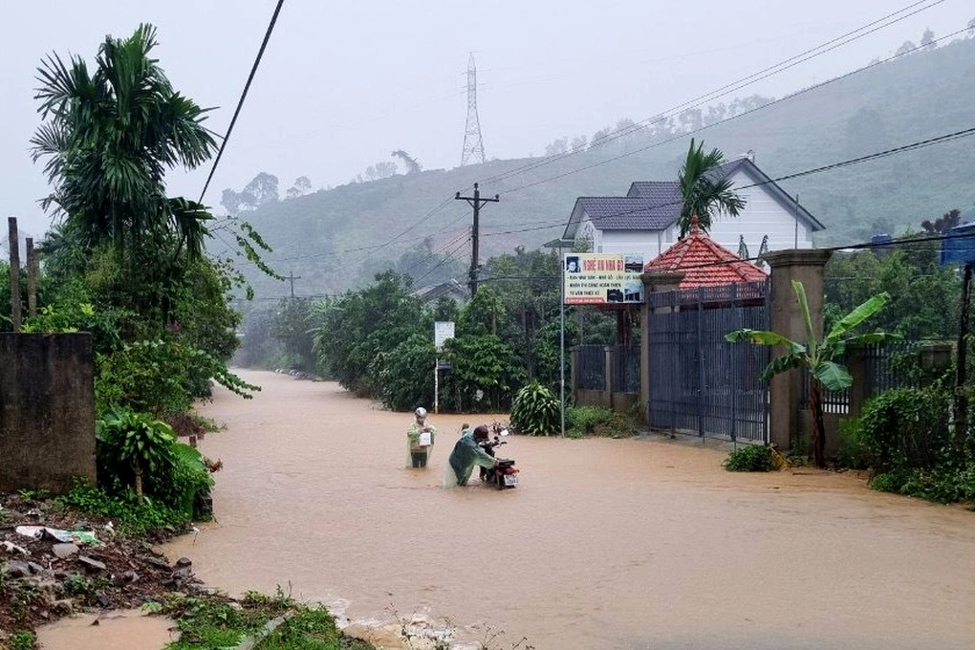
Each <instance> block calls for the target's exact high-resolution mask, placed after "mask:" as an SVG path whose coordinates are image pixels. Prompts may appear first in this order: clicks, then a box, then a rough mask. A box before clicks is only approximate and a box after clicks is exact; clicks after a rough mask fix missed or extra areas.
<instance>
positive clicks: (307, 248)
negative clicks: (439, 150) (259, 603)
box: [218, 37, 974, 298]
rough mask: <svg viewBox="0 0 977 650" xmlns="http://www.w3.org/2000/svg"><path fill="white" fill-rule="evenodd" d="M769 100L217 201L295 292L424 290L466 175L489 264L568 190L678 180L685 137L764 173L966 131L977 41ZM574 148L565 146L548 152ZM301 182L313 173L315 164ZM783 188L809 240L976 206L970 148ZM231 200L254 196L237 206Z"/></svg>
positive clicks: (548, 220)
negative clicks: (512, 153) (406, 278)
mask: <svg viewBox="0 0 977 650" xmlns="http://www.w3.org/2000/svg"><path fill="white" fill-rule="evenodd" d="M663 74H664V73H663ZM650 75H655V76H658V75H657V74H656V73H654V72H651V73H650ZM771 99H772V98H763V97H757V96H753V97H745V98H742V99H738V100H735V101H734V102H732V103H730V104H713V105H711V106H707V107H705V108H703V109H701V110H699V109H693V110H688V111H685V112H684V113H682V114H680V115H677V116H674V117H672V118H671V119H667V120H661V121H658V122H655V123H653V124H652V125H650V126H648V125H647V122H642V123H641V124H642V126H643V127H644V128H640V129H635V130H634V131H633V132H631V133H630V134H629V135H627V136H626V137H617V138H614V137H613V134H614V133H615V132H617V129H619V128H622V127H625V128H626V127H628V125H629V124H633V123H632V122H631V121H630V120H627V119H624V120H621V121H620V122H619V123H618V124H617V126H614V127H608V128H607V129H603V130H601V131H599V132H598V133H596V134H594V136H593V137H592V138H591V139H590V142H589V145H588V144H585V143H584V140H585V139H583V138H577V139H576V140H575V141H574V140H572V139H571V138H572V135H573V134H568V137H567V138H561V139H560V140H557V141H556V142H554V143H551V144H550V145H548V146H546V145H545V143H530V144H527V148H530V147H537V148H539V149H540V150H543V147H545V150H546V151H547V153H550V154H557V155H555V156H554V157H552V158H544V157H534V158H526V159H517V160H493V161H489V162H487V163H485V164H480V165H470V166H466V167H461V168H456V169H451V170H428V171H419V170H418V166H417V163H416V161H415V160H414V159H411V158H409V157H406V156H407V154H406V153H405V152H402V151H401V152H397V157H398V158H400V159H401V160H403V162H404V163H405V166H406V168H407V169H406V171H407V172H408V173H399V174H395V175H390V174H391V173H392V171H393V167H392V166H391V165H390V164H385V165H380V164H378V165H377V166H375V167H373V168H371V169H372V171H371V170H368V171H367V178H375V179H376V180H367V181H364V180H362V177H360V179H359V181H358V182H351V183H350V184H347V185H343V186H340V187H336V188H332V189H328V190H320V191H318V192H314V193H305V194H303V192H304V191H308V188H309V185H308V179H307V178H305V177H303V178H302V179H299V182H297V184H296V187H293V188H292V189H291V190H289V192H288V193H287V196H288V197H290V198H285V199H283V200H280V199H278V198H277V197H278V192H277V179H276V180H275V183H274V185H275V186H274V187H273V188H272V187H271V186H270V184H269V183H270V178H272V177H270V176H269V175H265V177H262V178H261V182H258V181H259V179H257V178H256V183H257V185H255V184H252V185H255V187H254V188H253V190H254V191H253V193H252V194H253V196H252V195H247V191H243V192H241V193H237V192H234V191H233V190H228V191H225V199H227V203H226V205H230V206H231V207H232V209H233V210H234V211H235V212H238V218H240V219H242V220H246V221H248V222H250V223H251V224H252V225H253V226H254V227H255V229H256V230H257V231H258V232H259V233H261V234H262V236H263V237H264V238H265V240H266V241H267V242H268V243H269V244H270V245H271V246H272V247H273V248H274V252H273V253H269V254H267V255H266V256H265V259H266V260H267V261H268V262H269V263H270V264H271V265H272V266H273V267H274V268H276V269H277V270H278V271H279V272H281V273H282V274H283V275H288V274H289V273H290V272H292V273H294V274H295V275H296V276H300V277H301V280H298V281H296V283H295V294H296V295H322V294H333V293H338V292H341V291H343V290H345V289H348V288H351V287H355V286H359V285H361V284H364V283H366V282H368V281H369V280H371V279H372V277H373V275H374V273H377V272H380V271H382V270H385V269H387V268H394V270H397V271H399V272H406V273H410V274H411V275H413V276H414V277H415V278H416V279H417V281H418V284H422V285H423V284H429V283H432V282H434V281H441V280H444V279H446V278H448V277H459V278H462V281H464V280H463V276H464V274H465V273H466V269H467V258H468V255H469V250H470V249H469V247H468V245H467V244H466V243H465V241H466V237H467V229H468V227H469V226H470V223H471V209H470V207H469V206H468V204H467V203H466V202H464V201H455V200H453V197H454V195H455V192H457V191H461V192H462V193H463V194H465V193H469V194H470V188H471V185H472V183H473V182H479V183H480V186H481V187H480V189H481V191H482V193H483V195H494V194H496V193H498V194H500V195H501V197H500V198H501V201H500V202H499V203H497V204H494V203H493V204H489V205H488V206H486V207H485V208H484V209H483V210H482V212H481V231H482V240H481V249H482V257H483V258H488V257H490V256H492V255H494V254H497V253H499V252H503V251H511V250H512V249H513V248H514V247H516V246H523V247H525V248H527V249H535V248H538V247H539V246H541V245H542V244H543V243H544V242H546V241H549V240H551V239H553V238H555V237H558V236H559V235H560V234H561V233H562V231H563V227H564V225H565V224H566V221H567V219H568V218H569V215H570V211H571V209H572V208H573V204H574V201H575V199H576V197H578V196H585V195H590V196H593V195H623V194H624V193H625V192H626V191H627V189H628V186H629V185H630V183H631V182H632V181H635V180H671V179H673V178H675V177H676V176H677V174H678V170H679V167H680V164H681V159H682V156H683V154H684V152H685V150H686V148H687V147H688V143H689V138H690V137H691V136H692V135H694V136H695V137H696V138H697V139H704V140H705V142H706V145H707V147H708V148H712V147H718V148H719V149H721V150H722V151H724V152H725V153H726V156H727V158H734V157H736V156H739V155H742V154H743V153H745V152H747V151H748V150H752V151H753V152H754V154H755V161H756V163H757V165H758V166H759V167H760V168H761V169H762V170H763V171H764V172H766V173H767V174H768V175H769V176H770V177H772V178H774V179H777V178H780V177H783V176H788V175H792V174H796V173H798V172H803V171H807V170H812V169H816V168H820V167H823V166H827V165H831V164H833V163H838V162H841V161H846V160H851V159H855V158H859V157H862V156H867V155H870V154H874V153H877V152H881V151H886V150H890V149H893V148H896V147H901V146H903V145H907V144H911V143H915V142H919V141H924V140H928V139H931V138H935V137H938V136H942V135H945V134H949V133H954V132H959V131H962V130H965V129H969V128H972V127H973V125H974V41H973V39H972V37H971V38H966V39H960V40H956V41H952V42H950V43H948V44H946V45H944V46H942V47H935V48H929V49H925V48H924V49H920V50H917V51H915V52H912V53H910V54H907V55H905V56H901V57H899V58H897V59H895V60H892V61H889V62H886V63H881V64H878V65H873V66H870V67H869V68H868V69H865V70H863V71H861V72H858V73H855V74H851V75H849V76H847V77H844V78H841V79H837V80H833V81H831V82H828V83H823V84H821V85H819V86H816V87H813V88H809V89H805V90H801V91H800V92H798V93H795V94H794V95H792V96H789V97H786V98H782V99H780V100H779V101H777V102H776V103H774V104H772V105H769V106H766V107H763V108H757V107H759V106H762V105H763V104H765V103H767V102H769V101H771ZM649 108H651V107H649ZM753 109H755V110H753ZM633 117H634V118H635V119H638V118H641V119H645V118H647V116H633ZM730 117H733V119H728V118H730ZM703 127H705V128H703ZM609 133H610V134H611V139H610V140H609V141H605V139H606V138H607V137H608V134H609ZM602 142H604V143H603V144H601V143H602ZM595 143H596V144H595ZM574 145H575V148H576V153H573V154H571V155H568V156H567V155H561V152H564V151H574ZM413 153H417V152H413ZM401 154H403V155H401ZM327 155H333V154H328V152H327ZM405 157H406V158H405ZM418 157H419V158H423V157H422V156H418ZM410 162H414V163H415V164H414V165H413V166H411V165H410ZM257 171H258V170H256V172H257ZM265 171H269V172H272V171H273V170H265ZM308 174H309V176H310V177H312V178H314V177H315V170H311V169H310V170H308ZM781 186H782V187H784V189H785V190H786V191H787V192H789V193H790V194H792V195H793V194H799V195H800V201H801V203H802V204H803V205H804V206H805V207H806V208H807V209H808V210H810V211H811V212H812V213H813V214H814V215H815V216H816V217H817V218H818V219H820V220H821V221H822V222H823V223H824V224H825V225H826V226H827V229H826V230H825V231H824V232H822V233H820V234H819V236H818V240H817V241H818V243H819V244H822V245H840V244H846V243H854V242H858V241H864V240H866V239H867V238H869V237H870V236H871V235H873V234H876V233H879V232H889V233H893V234H894V233H899V232H902V231H903V230H904V229H905V228H907V227H910V226H912V227H918V225H919V224H920V222H922V221H923V220H925V219H929V218H935V217H939V216H940V215H942V214H943V213H944V212H947V211H949V210H950V209H953V208H958V209H960V210H961V211H962V212H963V214H964V218H965V219H968V218H972V216H973V206H974V139H973V137H972V136H970V137H965V138H962V139H958V140H955V141H953V142H949V143H943V144H935V145H933V146H927V147H923V148H919V149H916V150H913V151H908V152H903V153H897V154H894V155H890V156H886V157H882V158H879V159H875V160H871V161H868V162H864V163H861V164H855V165H848V166H843V167H839V168H837V169H834V170H829V171H824V172H819V173H812V174H808V175H803V176H799V177H797V178H792V179H788V180H784V181H782V182H781ZM249 187H251V186H249ZM245 190H247V188H245ZM272 190H273V191H272ZM228 193H229V194H228ZM243 195H247V196H251V198H252V199H253V200H251V201H250V204H249V201H248V200H247V196H245V200H243V201H242V200H241V199H242V196H243ZM425 238H426V239H425ZM225 239H226V237H225ZM219 243H220V242H218V244H219ZM381 245H383V246H381ZM452 255H453V257H452ZM251 279H252V281H253V282H254V286H255V288H256V290H257V292H258V295H259V297H266V298H270V297H274V296H283V295H288V293H289V286H288V284H287V283H284V284H283V283H281V282H277V281H274V280H271V279H270V278H267V277H266V276H260V275H259V274H258V272H257V271H256V270H255V271H254V272H253V273H252V275H251Z"/></svg>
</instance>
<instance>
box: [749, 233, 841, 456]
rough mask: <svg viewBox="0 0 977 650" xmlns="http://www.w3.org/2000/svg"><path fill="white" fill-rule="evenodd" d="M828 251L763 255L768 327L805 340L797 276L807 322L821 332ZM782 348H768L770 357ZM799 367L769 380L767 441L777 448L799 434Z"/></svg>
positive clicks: (816, 331)
mask: <svg viewBox="0 0 977 650" xmlns="http://www.w3.org/2000/svg"><path fill="white" fill-rule="evenodd" d="M830 257H831V251H826V250H819V249H789V250H782V251H774V252H772V253H767V254H766V255H765V256H764V258H763V259H764V261H765V262H766V263H767V264H769V265H770V321H771V322H770V329H771V330H773V331H774V332H777V333H778V334H781V335H783V336H786V337H787V338H789V339H792V340H794V341H799V342H800V341H806V340H807V328H806V327H805V325H804V317H803V316H802V315H801V311H800V309H799V308H798V306H797V297H796V294H795V293H794V288H793V286H792V285H791V281H792V280H797V281H798V282H800V283H801V284H803V285H804V291H805V293H806V294H807V304H808V307H809V308H810V311H811V323H812V325H813V326H814V334H815V336H817V337H818V338H820V337H821V335H822V333H823V332H824V265H825V264H827V262H828V258H830ZM783 352H784V351H783V350H781V349H779V348H777V349H774V350H772V356H773V358H776V357H778V356H781V355H782V354H783ZM805 397H806V396H804V395H802V394H801V371H800V370H798V369H796V368H795V369H793V370H788V371H787V372H781V373H778V374H776V375H774V376H773V379H771V380H770V442H771V443H773V444H775V445H777V447H779V448H780V449H783V450H787V449H789V448H790V447H791V442H792V439H793V438H795V437H796V436H799V435H800V434H801V431H802V426H801V409H800V404H801V400H803V399H805Z"/></svg>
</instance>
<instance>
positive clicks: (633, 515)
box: [164, 371, 974, 650]
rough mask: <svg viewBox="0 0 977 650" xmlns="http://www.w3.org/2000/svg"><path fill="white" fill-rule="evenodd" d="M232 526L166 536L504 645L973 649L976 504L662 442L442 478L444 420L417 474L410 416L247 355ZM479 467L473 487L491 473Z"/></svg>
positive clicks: (576, 443)
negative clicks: (261, 365)
mask: <svg viewBox="0 0 977 650" xmlns="http://www.w3.org/2000/svg"><path fill="white" fill-rule="evenodd" d="M241 375H242V376H243V377H244V378H245V379H246V380H248V381H250V382H253V383H258V384H260V385H262V386H263V391H262V392H261V393H259V394H257V395H256V397H255V399H254V400H250V401H244V400H242V399H240V398H238V397H236V396H233V395H231V394H229V393H226V392H220V393H218V394H217V396H216V399H215V400H214V402H213V403H211V404H208V405H206V406H205V407H203V408H202V409H201V412H202V413H203V414H204V415H207V416H208V417H211V418H214V419H215V420H217V421H218V422H223V423H226V425H227V429H226V430H224V431H220V432H217V433H211V434H208V436H207V438H206V440H204V441H203V442H202V443H201V445H200V447H201V451H203V453H204V454H205V455H207V456H209V457H210V458H212V459H214V460H216V459H221V460H222V461H223V463H224V469H223V471H221V472H220V473H219V474H217V476H216V478H217V487H216V490H215V494H214V504H215V512H216V516H217V519H218V523H213V524H208V525H204V526H201V527H200V528H201V532H200V533H199V534H198V535H197V536H196V539H195V540H194V538H192V537H190V536H186V537H183V538H181V539H179V540H177V541H176V542H175V543H173V544H171V545H170V546H169V547H167V548H166V549H164V550H165V551H166V552H167V554H168V555H170V556H171V557H178V556H181V555H186V556H188V557H190V558H192V559H193V562H194V570H195V571H196V572H197V575H198V576H199V577H201V578H202V579H203V580H204V581H206V582H207V583H208V584H210V585H212V586H215V587H219V588H221V589H224V590H226V591H229V592H232V593H236V592H240V591H243V590H246V589H261V590H269V591H273V590H274V589H275V588H276V585H281V586H282V587H283V588H285V589H286V590H287V589H291V591H292V594H293V595H294V596H297V597H301V598H306V599H310V600H318V601H321V602H323V603H326V604H327V605H330V606H332V607H334V608H338V610H339V612H340V613H342V614H345V616H347V617H349V618H350V619H353V620H365V621H377V622H383V621H389V620H390V619H391V618H393V617H394V615H395V614H396V615H398V616H400V617H409V616H411V615H413V614H424V615H426V616H428V617H431V618H434V619H437V620H447V621H449V622H450V623H451V624H452V625H453V626H455V627H457V628H458V639H459V640H468V641H472V640H474V641H478V640H482V639H484V638H485V637H486V634H488V635H491V634H494V633H498V632H504V636H499V637H497V638H496V639H495V641H494V642H493V646H492V647H493V648H510V647H511V646H512V644H514V643H516V642H518V641H519V640H520V639H522V638H523V637H526V638H527V639H528V643H530V644H531V645H532V646H534V647H535V648H536V649H537V650H555V649H559V650H573V649H595V648H630V649H634V650H652V649H654V650H670V649H672V648H676V649H677V648H690V649H691V648H697V649H711V648H724V649H729V648H743V649H746V648H761V649H762V648H770V649H773V648H778V649H785V648H792V649H801V648H820V649H830V648H880V649H881V648H885V649H886V650H895V649H902V648H906V649H908V648H943V649H946V650H953V649H957V648H960V649H963V648H973V647H974V580H973V576H974V515H973V513H971V512H967V511H965V510H962V509H958V508H948V507H942V506H935V505H931V504H927V503H922V502H918V501H915V500H910V499H905V498H900V497H895V496H891V495H884V494H878V493H874V492H871V491H869V490H867V489H866V488H865V485H864V480H862V479H859V478H857V477H854V476H850V475H839V474H832V473H824V472H815V471H813V470H805V471H802V472H799V473H797V474H792V473H790V472H780V473H772V474H764V475H751V474H732V473H728V472H725V471H724V470H723V469H722V468H721V467H720V464H721V462H722V460H723V459H724V457H725V452H721V451H718V450H715V449H708V448H703V447H702V446H701V445H699V444H698V443H693V444H690V443H680V442H673V441H668V440H667V439H664V438H661V437H655V438H652V439H649V440H603V439H592V440H561V439H537V438H527V437H523V436H512V437H509V438H508V441H509V444H507V445H506V446H505V447H502V448H501V453H500V454H499V455H501V456H508V457H511V458H515V459H516V461H517V466H518V467H520V468H521V469H522V473H521V474H520V480H521V484H520V486H519V487H518V488H517V489H515V490H509V491H505V492H497V491H494V490H490V489H486V488H482V487H481V486H474V487H469V488H461V489H455V490H444V489H442V488H440V487H439V486H440V483H441V480H442V478H443V476H444V472H445V467H446V463H447V456H448V453H449V452H450V450H451V446H452V445H453V443H454V440H455V439H456V438H457V431H458V429H459V427H460V425H461V423H462V422H463V421H468V422H471V423H472V424H475V423H480V422H484V421H490V420H491V418H484V417H482V418H480V417H478V416H466V417H461V416H445V415H440V416H439V415H433V414H432V415H431V418H430V422H431V423H433V424H435V425H436V426H437V427H438V428H439V431H440V433H439V435H438V438H437V441H436V445H435V448H434V452H433V456H432V459H431V463H430V466H429V467H428V468H427V470H406V469H404V459H405V451H406V446H405V435H404V433H405V431H406V428H407V426H408V425H409V424H410V421H411V416H410V415H409V414H397V413H390V412H386V411H382V410H379V409H377V408H376V407H375V405H371V403H370V402H368V401H366V400H361V399H355V398H353V397H352V396H350V395H349V394H348V393H346V392H345V391H343V390H342V389H341V388H340V387H339V386H338V385H336V384H333V383H313V382H307V381H297V380H294V379H292V378H291V377H288V376H283V375H276V374H274V373H261V372H252V371H244V372H241ZM476 482H477V481H476Z"/></svg>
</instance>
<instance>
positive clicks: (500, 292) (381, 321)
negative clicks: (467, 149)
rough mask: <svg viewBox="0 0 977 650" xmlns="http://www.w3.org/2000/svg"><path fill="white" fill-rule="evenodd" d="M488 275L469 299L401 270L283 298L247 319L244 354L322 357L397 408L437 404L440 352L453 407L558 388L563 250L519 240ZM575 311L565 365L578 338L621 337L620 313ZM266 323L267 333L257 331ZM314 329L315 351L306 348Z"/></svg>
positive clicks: (503, 402) (254, 358)
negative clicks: (423, 284) (353, 286)
mask: <svg viewBox="0 0 977 650" xmlns="http://www.w3.org/2000/svg"><path fill="white" fill-rule="evenodd" d="M483 276H484V282H482V283H481V284H480V286H479V289H478V292H477V294H476V296H475V297H474V298H473V299H472V300H470V301H468V302H467V303H465V304H464V305H463V306H459V305H458V304H457V303H456V302H455V301H454V300H453V299H451V298H449V297H446V296H442V297H441V298H440V299H439V300H437V301H436V302H433V303H423V302H422V301H421V300H420V298H419V297H418V296H417V295H415V293H414V292H413V291H412V289H413V286H412V284H411V280H410V278H409V277H408V276H403V275H398V274H396V273H394V272H393V271H387V272H385V273H382V274H379V275H377V276H376V278H375V280H374V283H373V284H371V285H369V286H367V287H365V288H363V289H360V290H359V291H348V292H346V293H345V294H343V295H341V296H339V297H336V298H326V299H322V300H319V301H315V302H312V301H308V300H303V299H295V300H287V301H283V305H282V307H281V308H280V309H279V310H278V312H277V313H276V314H268V315H267V316H266V318H264V319H262V320H261V321H258V320H255V321H252V326H253V327H254V329H253V330H252V329H249V326H248V325H246V326H245V332H246V333H245V345H248V346H250V347H248V348H246V349H245V351H244V354H243V355H241V357H239V359H246V360H248V361H249V362H250V363H252V364H254V365H264V366H268V365H272V364H275V363H277V362H281V361H286V362H288V363H289V364H290V365H288V366H285V367H288V368H297V369H304V368H308V367H311V366H315V367H316V368H317V370H318V371H319V373H320V374H321V375H323V376H326V377H329V378H334V379H336V380H338V381H339V382H340V384H342V385H343V386H344V387H346V388H347V389H349V390H351V391H353V392H355V393H357V394H358V395H363V396H371V397H375V398H377V399H380V400H381V401H382V402H383V403H384V405H385V406H387V407H388V408H392V409H396V410H410V409H413V408H415V407H416V406H430V405H431V404H432V403H433V400H434V381H433V379H434V377H433V374H434V366H435V359H436V358H440V360H441V361H442V362H443V363H444V364H446V365H447V366H448V367H447V368H445V369H443V370H442V371H441V375H440V389H439V397H440V403H441V405H442V407H443V408H445V409H447V410H452V411H465V412H488V411H498V410H503V409H507V408H508V407H509V405H510V403H511V402H512V398H513V395H514V394H515V391H516V390H517V389H518V388H519V387H520V386H522V385H524V384H525V383H526V381H527V380H529V379H536V380H538V381H539V382H540V383H542V384H543V385H546V386H549V387H551V388H556V387H558V386H559V380H560V365H559V359H560V347H559V344H560V332H559V322H558V315H559V309H560V304H559V290H558V285H557V282H556V281H555V280H556V278H557V277H559V259H558V257H557V256H556V255H555V254H546V253H541V252H533V253H526V252H524V251H522V250H521V249H518V250H516V252H515V254H514V255H501V256H499V257H495V258H492V259H491V260H489V262H488V264H487V265H486V269H485V270H484V271H483ZM286 303H289V304H287V305H286ZM567 318H568V320H567V336H566V341H565V343H566V346H567V350H566V354H565V360H566V363H567V364H569V359H570V354H569V348H570V347H571V346H572V345H573V344H574V343H576V342H588V343H590V342H605V341H607V340H608V339H609V338H610V337H612V336H613V321H612V320H611V318H610V317H608V315H606V314H604V313H601V312H598V311H597V310H594V309H582V310H575V309H572V308H568V309H567ZM443 320H450V321H452V322H454V323H455V337H454V338H453V339H450V340H448V341H447V342H446V344H445V346H444V350H442V351H441V352H440V354H438V355H436V353H435V349H434V341H433V333H434V322H435V321H443ZM259 322H260V323H262V327H261V329H263V332H264V333H263V335H262V334H261V332H258V331H257V330H258V329H259V328H258V323H259ZM580 324H582V325H583V331H584V334H581V329H580ZM308 338H311V341H312V349H313V352H314V355H315V356H314V358H308V357H307V356H305V355H307V352H303V346H306V342H307V339H308ZM276 367H278V366H276ZM568 367H569V366H568V365H567V368H568ZM568 374H569V373H568Z"/></svg>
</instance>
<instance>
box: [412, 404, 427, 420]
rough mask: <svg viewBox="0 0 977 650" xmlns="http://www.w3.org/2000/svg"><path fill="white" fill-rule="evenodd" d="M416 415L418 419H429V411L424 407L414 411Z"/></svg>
mask: <svg viewBox="0 0 977 650" xmlns="http://www.w3.org/2000/svg"><path fill="white" fill-rule="evenodd" d="M414 415H416V416H417V417H419V418H421V419H423V418H426V417H427V409H426V408H424V407H423V406H418V407H417V409H416V410H415V411H414Z"/></svg>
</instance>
